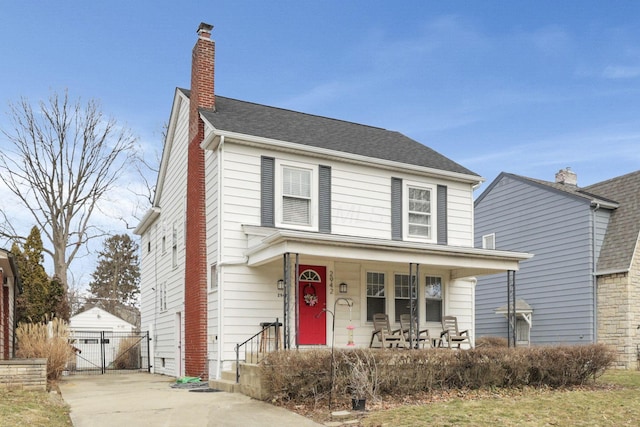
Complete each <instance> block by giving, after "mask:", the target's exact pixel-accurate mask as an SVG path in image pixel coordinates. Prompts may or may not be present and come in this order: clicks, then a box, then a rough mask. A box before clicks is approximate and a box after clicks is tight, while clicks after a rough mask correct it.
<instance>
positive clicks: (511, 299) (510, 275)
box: [507, 270, 516, 347]
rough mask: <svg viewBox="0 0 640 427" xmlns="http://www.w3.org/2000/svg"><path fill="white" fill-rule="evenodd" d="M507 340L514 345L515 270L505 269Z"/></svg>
mask: <svg viewBox="0 0 640 427" xmlns="http://www.w3.org/2000/svg"><path fill="white" fill-rule="evenodd" d="M507 342H508V345H509V347H515V346H516V272H515V271H514V270H509V271H507Z"/></svg>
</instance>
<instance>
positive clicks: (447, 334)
mask: <svg viewBox="0 0 640 427" xmlns="http://www.w3.org/2000/svg"><path fill="white" fill-rule="evenodd" d="M445 342H446V343H447V346H448V347H449V348H453V346H454V345H457V346H458V348H461V347H460V346H461V345H462V344H465V343H466V344H469V348H471V337H470V336H469V330H464V331H459V330H458V318H457V317H456V316H442V333H441V334H440V346H442V345H443V344H444V343H445Z"/></svg>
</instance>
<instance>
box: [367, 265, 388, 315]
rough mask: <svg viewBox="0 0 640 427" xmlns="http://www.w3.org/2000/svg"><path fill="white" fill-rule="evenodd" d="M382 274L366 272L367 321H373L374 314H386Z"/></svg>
mask: <svg viewBox="0 0 640 427" xmlns="http://www.w3.org/2000/svg"><path fill="white" fill-rule="evenodd" d="M385 301H386V298H385V292H384V273H376V272H371V271H369V272H367V321H369V322H371V321H373V315H374V314H376V313H386V310H385Z"/></svg>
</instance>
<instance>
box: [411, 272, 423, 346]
mask: <svg viewBox="0 0 640 427" xmlns="http://www.w3.org/2000/svg"><path fill="white" fill-rule="evenodd" d="M414 266H415V269H414ZM418 289H420V264H414V263H409V313H410V314H411V322H409V348H413V345H414V344H413V341H414V333H415V336H416V337H417V336H418V331H414V330H413V327H414V320H413V319H415V326H416V327H417V328H420V309H419V302H418ZM418 330H419V329H418ZM416 344H417V343H416Z"/></svg>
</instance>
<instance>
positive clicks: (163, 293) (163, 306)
mask: <svg viewBox="0 0 640 427" xmlns="http://www.w3.org/2000/svg"><path fill="white" fill-rule="evenodd" d="M158 298H159V300H160V311H167V282H162V283H160V286H159V289H158Z"/></svg>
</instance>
